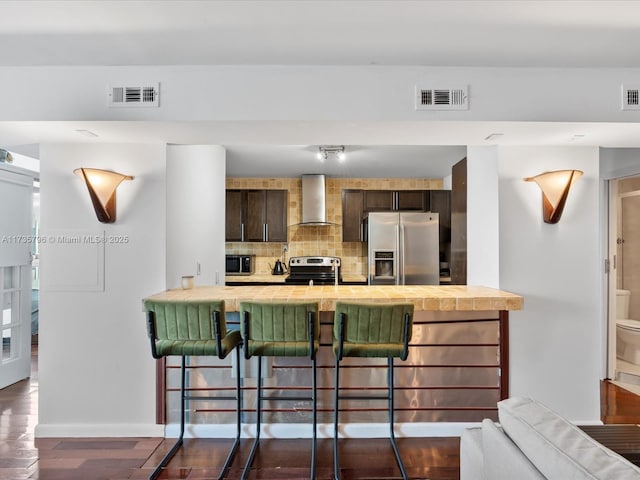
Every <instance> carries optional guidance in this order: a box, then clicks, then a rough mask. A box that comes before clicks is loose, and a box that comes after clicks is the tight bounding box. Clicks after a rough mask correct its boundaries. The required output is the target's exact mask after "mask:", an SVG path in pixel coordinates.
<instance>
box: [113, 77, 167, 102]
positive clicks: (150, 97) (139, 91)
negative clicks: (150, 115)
mask: <svg viewBox="0 0 640 480" xmlns="http://www.w3.org/2000/svg"><path fill="white" fill-rule="evenodd" d="M159 94H160V84H159V83H155V84H150V85H145V86H135V87H125V86H120V85H118V86H113V85H109V90H108V92H107V95H108V99H107V104H108V106H109V107H157V106H158V98H159V96H160V95H159Z"/></svg>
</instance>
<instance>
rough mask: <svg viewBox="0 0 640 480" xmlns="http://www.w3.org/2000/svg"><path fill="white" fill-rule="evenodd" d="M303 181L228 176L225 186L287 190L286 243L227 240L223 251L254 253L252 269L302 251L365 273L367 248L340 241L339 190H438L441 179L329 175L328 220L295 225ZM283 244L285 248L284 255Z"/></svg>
mask: <svg viewBox="0 0 640 480" xmlns="http://www.w3.org/2000/svg"><path fill="white" fill-rule="evenodd" d="M301 185H302V181H301V179H300V178H240V177H238V178H227V180H226V187H227V188H228V189H266V190H270V189H274V190H288V191H289V195H288V203H289V213H288V223H289V228H288V232H287V243H286V244H284V243H280V242H278V243H275V242H264V243H262V242H227V243H226V248H225V250H226V253H244V254H253V255H255V256H256V268H255V272H256V273H260V274H268V273H270V272H271V267H272V266H273V264H274V262H275V260H276V259H281V260H285V261H286V260H288V259H289V258H290V257H296V256H302V255H330V256H336V257H340V258H341V259H342V272H343V274H344V273H347V274H358V275H364V274H365V273H366V269H367V248H366V244H365V243H361V242H344V243H343V242H342V190H343V189H363V190H393V189H398V190H438V189H441V188H442V180H441V179H426V178H425V179H422V178H329V177H327V179H326V185H325V187H326V212H327V221H328V222H331V223H332V224H333V225H330V226H322V227H311V226H305V227H300V226H298V225H297V223H299V222H300V221H301V219H302V211H301V207H302V190H301ZM283 245H287V248H288V251H287V252H286V254H284V255H283V248H282V247H283Z"/></svg>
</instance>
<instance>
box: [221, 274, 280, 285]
mask: <svg viewBox="0 0 640 480" xmlns="http://www.w3.org/2000/svg"><path fill="white" fill-rule="evenodd" d="M285 278H287V276H286V275H271V274H270V273H253V274H251V275H225V277H224V281H225V282H227V283H228V282H234V283H284V279H285Z"/></svg>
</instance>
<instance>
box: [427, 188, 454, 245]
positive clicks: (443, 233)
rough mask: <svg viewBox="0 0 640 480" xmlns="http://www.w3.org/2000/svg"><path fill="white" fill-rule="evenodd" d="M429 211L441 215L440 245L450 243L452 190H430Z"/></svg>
mask: <svg viewBox="0 0 640 480" xmlns="http://www.w3.org/2000/svg"><path fill="white" fill-rule="evenodd" d="M429 210H431V211H432V212H436V213H439V214H440V215H439V217H440V243H446V242H450V241H451V190H429Z"/></svg>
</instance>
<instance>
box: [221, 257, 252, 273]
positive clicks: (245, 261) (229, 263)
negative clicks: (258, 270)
mask: <svg viewBox="0 0 640 480" xmlns="http://www.w3.org/2000/svg"><path fill="white" fill-rule="evenodd" d="M255 264H256V256H255V255H226V275H251V274H252V273H253V271H254V270H255V267H256V265H255Z"/></svg>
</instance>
